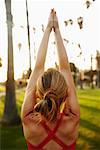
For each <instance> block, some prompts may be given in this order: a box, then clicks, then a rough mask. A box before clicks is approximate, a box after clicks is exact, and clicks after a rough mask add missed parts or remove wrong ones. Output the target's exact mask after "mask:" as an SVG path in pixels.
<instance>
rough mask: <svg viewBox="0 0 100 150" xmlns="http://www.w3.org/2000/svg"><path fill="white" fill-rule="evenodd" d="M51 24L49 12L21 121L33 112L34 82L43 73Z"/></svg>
mask: <svg viewBox="0 0 100 150" xmlns="http://www.w3.org/2000/svg"><path fill="white" fill-rule="evenodd" d="M52 24H53V20H52V11H51V13H50V17H49V20H48V24H47V27H46V29H45V32H44V35H43V39H42V41H41V44H40V47H39V50H38V54H37V59H36V64H35V67H34V70H33V71H32V73H31V76H30V78H29V82H28V85H27V88H26V92H25V98H24V102H23V105H22V110H21V117H22V119H23V118H24V117H25V116H27V115H28V114H29V113H30V112H31V111H32V110H33V107H34V105H35V103H36V101H35V100H36V94H35V93H36V82H37V79H38V77H39V76H40V74H42V73H43V71H44V64H45V59H46V53H47V47H48V41H49V36H50V32H51V30H52Z"/></svg>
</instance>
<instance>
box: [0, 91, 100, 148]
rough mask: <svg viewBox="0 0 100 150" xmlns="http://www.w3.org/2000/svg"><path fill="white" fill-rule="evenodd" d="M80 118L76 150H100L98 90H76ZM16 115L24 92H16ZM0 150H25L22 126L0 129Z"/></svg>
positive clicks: (2, 104)
mask: <svg viewBox="0 0 100 150" xmlns="http://www.w3.org/2000/svg"><path fill="white" fill-rule="evenodd" d="M77 93H78V98H79V103H80V106H81V118H80V128H79V138H78V141H77V148H76V149H77V150H100V90H98V89H93V90H92V89H87V90H78V91H77ZM16 98H17V107H18V113H19V114H20V109H21V105H22V101H23V98H24V91H21V92H17V94H16ZM0 99H1V100H0V116H2V113H3V108H4V97H0ZM1 137H2V139H1V150H26V149H27V146H26V143H25V139H24V136H23V132H22V126H21V125H20V126H14V127H1Z"/></svg>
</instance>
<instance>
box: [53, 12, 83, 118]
mask: <svg viewBox="0 0 100 150" xmlns="http://www.w3.org/2000/svg"><path fill="white" fill-rule="evenodd" d="M54 27H55V39H56V45H57V53H58V60H59V70H60V72H61V73H62V74H63V75H64V77H65V79H66V82H67V84H68V98H69V105H70V108H71V111H72V113H73V114H76V115H79V114H80V109H79V104H78V100H77V95H76V89H75V85H74V81H73V77H72V74H71V70H70V65H69V62H68V56H67V52H66V49H65V46H64V44H63V39H62V37H61V33H60V30H59V25H58V19H57V16H56V13H54Z"/></svg>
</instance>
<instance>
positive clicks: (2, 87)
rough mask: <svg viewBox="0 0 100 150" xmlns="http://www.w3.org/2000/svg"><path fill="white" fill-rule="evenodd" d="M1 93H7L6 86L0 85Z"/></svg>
mask: <svg viewBox="0 0 100 150" xmlns="http://www.w3.org/2000/svg"><path fill="white" fill-rule="evenodd" d="M0 92H5V86H3V85H1V84H0Z"/></svg>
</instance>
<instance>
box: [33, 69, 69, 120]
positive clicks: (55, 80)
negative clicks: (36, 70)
mask: <svg viewBox="0 0 100 150" xmlns="http://www.w3.org/2000/svg"><path fill="white" fill-rule="evenodd" d="M67 89H68V87H67V84H66V81H65V78H64V76H63V75H62V74H61V73H60V72H59V71H57V70H55V69H52V68H51V69H48V70H47V71H45V72H44V73H43V74H42V75H41V76H40V77H39V78H38V81H37V93H38V96H39V98H40V100H41V101H39V102H38V103H37V104H36V106H35V110H36V111H37V112H39V113H41V115H43V116H44V117H45V118H46V119H47V120H48V121H49V122H53V121H56V119H57V113H58V110H59V109H60V105H61V103H62V102H63V101H64V100H65V97H66V94H67Z"/></svg>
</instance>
